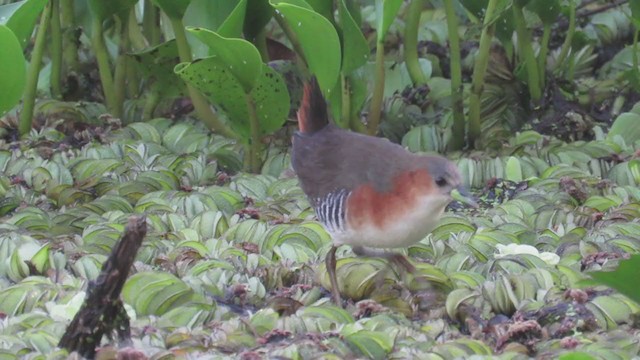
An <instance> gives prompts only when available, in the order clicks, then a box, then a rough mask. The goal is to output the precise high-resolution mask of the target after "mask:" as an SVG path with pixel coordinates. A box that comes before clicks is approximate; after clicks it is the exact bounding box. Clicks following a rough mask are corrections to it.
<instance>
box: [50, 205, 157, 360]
mask: <svg viewBox="0 0 640 360" xmlns="http://www.w3.org/2000/svg"><path fill="white" fill-rule="evenodd" d="M146 233H147V220H146V218H145V217H144V216H132V217H130V218H129V223H128V224H127V227H126V228H125V229H124V234H123V235H122V238H121V239H120V241H119V242H118V243H117V244H116V246H115V247H114V248H113V250H112V251H111V255H110V256H109V258H108V259H107V261H106V262H105V263H104V264H103V265H102V271H101V272H100V275H99V276H98V278H97V279H96V280H95V281H92V282H91V283H89V287H88V289H87V296H86V298H85V301H84V304H83V305H82V308H80V311H78V313H77V314H76V316H75V317H74V318H73V321H71V324H69V326H68V327H67V331H66V332H65V333H64V335H63V336H62V338H61V339H60V343H59V344H58V346H60V347H62V348H65V349H67V350H68V351H69V352H73V351H77V352H78V353H79V354H80V355H82V356H83V357H85V358H89V359H92V358H93V357H94V356H95V353H96V350H95V349H96V347H98V346H100V342H101V341H102V337H103V335H107V336H108V337H109V338H112V337H113V335H114V333H115V334H117V337H118V341H119V342H120V343H122V344H123V345H128V344H130V342H131V330H130V328H129V317H128V316H127V313H126V312H125V310H124V306H123V304H122V301H121V300H120V292H121V291H122V287H123V286H124V283H125V281H126V280H127V276H128V275H129V269H130V268H131V265H133V261H134V259H135V257H136V254H137V253H138V249H140V245H141V244H142V240H143V239H144V236H145V235H146Z"/></svg>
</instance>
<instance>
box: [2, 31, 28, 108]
mask: <svg viewBox="0 0 640 360" xmlns="http://www.w3.org/2000/svg"><path fill="white" fill-rule="evenodd" d="M0 49H2V51H0V64H2V71H0V116H2V115H4V113H6V112H7V111H9V110H11V109H12V108H13V107H14V106H15V105H16V104H17V103H18V101H20V98H21V97H22V92H23V91H24V86H25V83H26V76H27V68H26V65H25V59H24V55H22V47H21V46H20V42H19V41H18V39H17V38H16V36H15V35H14V34H13V31H11V29H9V28H8V27H7V26H4V25H0Z"/></svg>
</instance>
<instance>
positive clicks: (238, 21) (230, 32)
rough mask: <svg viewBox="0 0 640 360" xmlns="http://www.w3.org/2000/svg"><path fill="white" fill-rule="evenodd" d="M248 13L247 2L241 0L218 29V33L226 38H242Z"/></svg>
mask: <svg viewBox="0 0 640 360" xmlns="http://www.w3.org/2000/svg"><path fill="white" fill-rule="evenodd" d="M246 13H247V0H240V2H239V3H238V5H236V7H235V8H234V9H233V11H231V13H230V14H229V16H227V18H226V19H225V20H224V22H223V23H222V25H220V27H219V28H218V33H219V34H220V35H221V36H224V37H241V36H242V28H243V27H244V18H245V15H246Z"/></svg>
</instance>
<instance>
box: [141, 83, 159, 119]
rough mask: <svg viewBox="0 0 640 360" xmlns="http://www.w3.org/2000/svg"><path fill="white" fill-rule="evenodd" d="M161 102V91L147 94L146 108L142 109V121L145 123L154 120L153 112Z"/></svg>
mask: <svg viewBox="0 0 640 360" xmlns="http://www.w3.org/2000/svg"><path fill="white" fill-rule="evenodd" d="M159 102H160V91H158V90H151V91H149V92H148V93H147V94H146V97H145V102H144V108H143V109H142V119H143V120H145V121H148V120H151V119H153V112H154V111H155V109H156V106H158V103H159Z"/></svg>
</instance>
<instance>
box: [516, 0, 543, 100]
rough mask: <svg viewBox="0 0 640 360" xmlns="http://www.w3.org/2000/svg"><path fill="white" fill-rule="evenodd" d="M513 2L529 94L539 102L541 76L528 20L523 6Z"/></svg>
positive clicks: (519, 46) (540, 96)
mask: <svg viewBox="0 0 640 360" xmlns="http://www.w3.org/2000/svg"><path fill="white" fill-rule="evenodd" d="M516 3H517V2H514V4H513V22H514V23H515V25H516V34H517V35H518V48H519V49H520V54H521V55H522V59H523V60H524V65H525V67H526V69H527V85H528V87H529V95H531V99H532V100H533V101H534V102H536V103H537V102H539V101H540V99H541V98H542V91H541V89H540V76H539V75H538V73H539V72H538V63H537V62H536V56H535V53H534V51H533V46H532V44H531V34H530V32H529V29H528V28H527V21H526V19H525V18H524V13H523V12H522V7H519V6H518V5H516Z"/></svg>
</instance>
